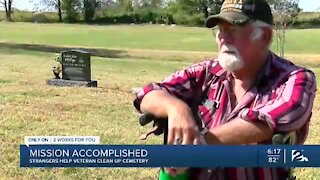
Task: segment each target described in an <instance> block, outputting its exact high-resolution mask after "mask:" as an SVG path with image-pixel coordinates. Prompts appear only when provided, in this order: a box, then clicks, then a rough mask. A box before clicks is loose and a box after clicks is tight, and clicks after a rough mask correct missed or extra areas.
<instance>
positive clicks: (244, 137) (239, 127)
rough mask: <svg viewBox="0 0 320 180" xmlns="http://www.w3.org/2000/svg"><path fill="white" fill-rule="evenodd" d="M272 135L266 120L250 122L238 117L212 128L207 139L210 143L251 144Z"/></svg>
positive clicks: (206, 136)
mask: <svg viewBox="0 0 320 180" xmlns="http://www.w3.org/2000/svg"><path fill="white" fill-rule="evenodd" d="M272 135H273V131H272V129H271V128H270V127H269V126H268V125H267V124H266V123H264V122H248V121H245V120H242V119H240V118H236V119H234V120H232V121H230V122H228V123H226V124H224V125H221V126H218V127H215V128H212V129H210V130H209V132H208V133H207V134H206V135H205V140H206V141H207V143H208V144H230V145H232V144H233V145H236V144H250V143H256V142H261V141H265V140H268V139H270V138H271V137H272Z"/></svg>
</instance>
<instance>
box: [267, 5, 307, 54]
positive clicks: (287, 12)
mask: <svg viewBox="0 0 320 180" xmlns="http://www.w3.org/2000/svg"><path fill="white" fill-rule="evenodd" d="M268 2H269V3H270V5H271V8H272V11H273V13H274V24H275V28H276V32H275V37H276V42H277V52H278V53H279V55H280V56H281V57H284V49H285V45H284V44H285V39H286V29H287V28H288V27H289V26H290V25H292V24H293V23H294V21H295V20H296V18H297V16H298V14H299V12H300V11H301V9H300V8H299V6H298V4H299V0H269V1H268Z"/></svg>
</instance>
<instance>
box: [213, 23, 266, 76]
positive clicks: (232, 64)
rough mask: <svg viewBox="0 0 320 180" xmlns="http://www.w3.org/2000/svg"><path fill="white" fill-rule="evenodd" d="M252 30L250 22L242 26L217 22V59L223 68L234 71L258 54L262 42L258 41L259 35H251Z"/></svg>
mask: <svg viewBox="0 0 320 180" xmlns="http://www.w3.org/2000/svg"><path fill="white" fill-rule="evenodd" d="M253 31H254V28H253V27H252V26H251V25H250V24H249V25H245V26H242V27H240V26H233V25H231V24H229V23H226V22H221V23H219V24H218V31H217V34H216V41H217V43H218V47H219V57H218V60H219V63H220V65H221V66H222V67H223V68H224V69H225V70H227V71H230V72H234V71H236V70H239V69H241V68H243V67H248V66H250V64H252V61H253V60H255V59H256V57H257V56H258V55H259V53H260V51H261V47H262V46H261V45H262V44H261V42H259V41H258V39H259V38H260V37H254V38H253V37H252V33H253ZM259 36H261V34H260V35H259Z"/></svg>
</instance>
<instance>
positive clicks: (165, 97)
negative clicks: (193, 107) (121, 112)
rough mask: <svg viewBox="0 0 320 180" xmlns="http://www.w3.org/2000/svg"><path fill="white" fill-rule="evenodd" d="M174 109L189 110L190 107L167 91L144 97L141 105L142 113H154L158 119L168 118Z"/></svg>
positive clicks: (156, 91) (150, 93)
mask: <svg viewBox="0 0 320 180" xmlns="http://www.w3.org/2000/svg"><path fill="white" fill-rule="evenodd" d="M173 108H176V109H179V108H188V105H187V104H186V103H184V102H183V101H182V100H180V99H178V98H176V97H174V96H172V95H171V94H169V93H168V92H167V91H165V90H155V91H151V92H149V93H148V94H146V95H145V96H144V98H143V99H142V102H141V105H140V109H141V111H142V112H144V113H146V112H148V113H152V114H153V115H155V116H157V117H167V116H168V113H169V112H170V111H171V110H172V109H173Z"/></svg>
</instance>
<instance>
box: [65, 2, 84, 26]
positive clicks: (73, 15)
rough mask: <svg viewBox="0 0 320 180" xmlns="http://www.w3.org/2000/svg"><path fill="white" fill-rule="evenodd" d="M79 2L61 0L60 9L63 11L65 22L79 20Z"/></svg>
mask: <svg viewBox="0 0 320 180" xmlns="http://www.w3.org/2000/svg"><path fill="white" fill-rule="evenodd" d="M80 6H81V3H80V1H79V0H62V10H63V11H64V12H65V14H66V17H65V19H64V20H65V21H66V22H70V23H73V22H77V21H78V20H79V12H80V10H81V8H80Z"/></svg>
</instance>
